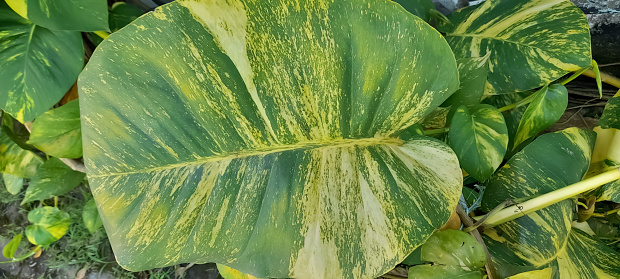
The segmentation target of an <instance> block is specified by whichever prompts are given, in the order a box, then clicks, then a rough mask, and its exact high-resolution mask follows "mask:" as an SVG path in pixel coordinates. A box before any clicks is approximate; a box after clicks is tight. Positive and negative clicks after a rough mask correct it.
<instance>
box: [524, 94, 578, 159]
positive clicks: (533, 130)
mask: <svg viewBox="0 0 620 279" xmlns="http://www.w3.org/2000/svg"><path fill="white" fill-rule="evenodd" d="M535 94H536V95H535V96H534V100H532V102H531V103H530V104H529V105H528V106H527V109H526V110H525V112H524V113H523V117H521V121H520V122H519V128H518V129H517V134H516V136H515V141H514V146H513V149H514V148H517V147H518V146H519V144H521V143H523V142H524V141H526V140H527V139H529V138H531V137H534V136H536V135H538V133H540V132H542V131H543V130H545V129H547V127H549V126H551V125H553V123H555V122H556V121H558V119H560V117H561V116H562V114H563V113H564V111H565V110H566V107H567V106H568V90H566V87H564V85H561V84H552V85H549V86H545V87H543V88H542V89H540V90H538V91H537V92H536V93H535Z"/></svg>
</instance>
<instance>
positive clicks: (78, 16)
mask: <svg viewBox="0 0 620 279" xmlns="http://www.w3.org/2000/svg"><path fill="white" fill-rule="evenodd" d="M6 2H7V3H8V4H9V6H11V8H12V9H13V10H15V11H16V12H17V13H19V15H21V16H22V17H24V18H27V19H29V20H30V21H32V22H34V24H36V25H39V26H43V27H45V28H49V29H53V30H74V31H84V32H87V31H100V30H105V31H107V30H109V27H108V3H107V1H105V0H61V1H59V0H36V1H33V0H30V1H28V0H6Z"/></svg>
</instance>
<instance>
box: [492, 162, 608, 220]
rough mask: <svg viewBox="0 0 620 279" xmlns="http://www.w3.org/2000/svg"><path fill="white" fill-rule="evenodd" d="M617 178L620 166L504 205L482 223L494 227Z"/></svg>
mask: <svg viewBox="0 0 620 279" xmlns="http://www.w3.org/2000/svg"><path fill="white" fill-rule="evenodd" d="M617 179H620V168H617V169H613V170H610V171H607V172H604V173H601V174H599V175H596V176H593V177H590V178H588V179H585V180H582V181H580V182H577V183H575V184H571V185H568V186H566V187H564V188H561V189H558V190H555V191H552V192H549V193H546V194H544V195H540V196H538V197H535V198H533V199H530V200H527V201H525V202H523V203H518V204H515V205H513V206H509V207H506V208H504V209H502V210H500V211H499V212H497V213H496V214H494V215H492V216H489V217H488V218H487V220H486V221H485V222H484V225H485V226H487V227H494V226H497V225H500V224H503V223H506V222H508V221H512V220H514V219H517V218H519V217H521V216H525V215H527V214H529V213H532V212H534V211H536V210H539V209H541V208H545V207H547V206H550V205H552V204H555V203H557V202H560V201H563V200H565V199H568V198H571V197H574V196H576V195H578V194H581V193H583V192H587V191H590V190H593V189H596V188H598V187H600V186H601V185H604V184H607V183H609V182H612V181H614V180H617ZM481 217H482V216H481Z"/></svg>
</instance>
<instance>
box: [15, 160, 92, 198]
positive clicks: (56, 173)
mask: <svg viewBox="0 0 620 279" xmlns="http://www.w3.org/2000/svg"><path fill="white" fill-rule="evenodd" d="M85 175H86V174H85V173H81V172H77V171H74V170H72V169H71V168H70V167H68V166H67V165H66V164H65V163H63V162H62V161H60V160H59V159H58V158H50V159H49V160H47V161H46V162H45V163H43V165H41V166H40V167H39V168H38V169H37V173H36V174H35V175H34V176H33V177H32V180H30V185H29V186H28V189H27V190H26V195H25V196H24V200H23V201H22V204H25V203H28V202H31V201H40V200H45V199H49V198H51V197H54V196H60V195H62V194H66V193H67V192H69V191H71V190H73V189H74V188H75V187H77V186H78V185H79V184H80V183H81V182H82V180H84V176H85Z"/></svg>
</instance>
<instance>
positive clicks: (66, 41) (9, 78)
mask: <svg viewBox="0 0 620 279" xmlns="http://www.w3.org/2000/svg"><path fill="white" fill-rule="evenodd" d="M29 2H30V3H36V2H39V1H29ZM45 2H48V1H45ZM54 2H65V1H55V0H54ZM0 61H2V67H0V108H2V109H3V110H5V111H6V112H8V113H10V114H11V115H12V116H13V117H15V119H17V120H19V121H20V122H22V123H23V122H25V121H31V120H32V119H34V118H35V117H37V116H39V115H41V114H42V113H43V112H45V111H47V110H48V109H50V108H51V107H52V106H53V105H54V104H56V103H57V102H58V101H59V100H60V99H61V98H62V96H63V95H64V94H65V92H67V90H69V88H71V85H73V83H74V82H75V80H76V79H77V77H78V75H79V73H80V71H81V70H82V67H83V66H84V45H83V43H82V37H81V35H80V33H79V32H73V31H53V30H49V29H46V28H43V27H40V26H37V25H35V24H33V23H32V22H30V21H28V20H26V19H24V18H22V17H21V16H19V15H18V14H16V13H15V12H13V10H11V8H9V6H7V4H6V3H5V2H4V1H0Z"/></svg>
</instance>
